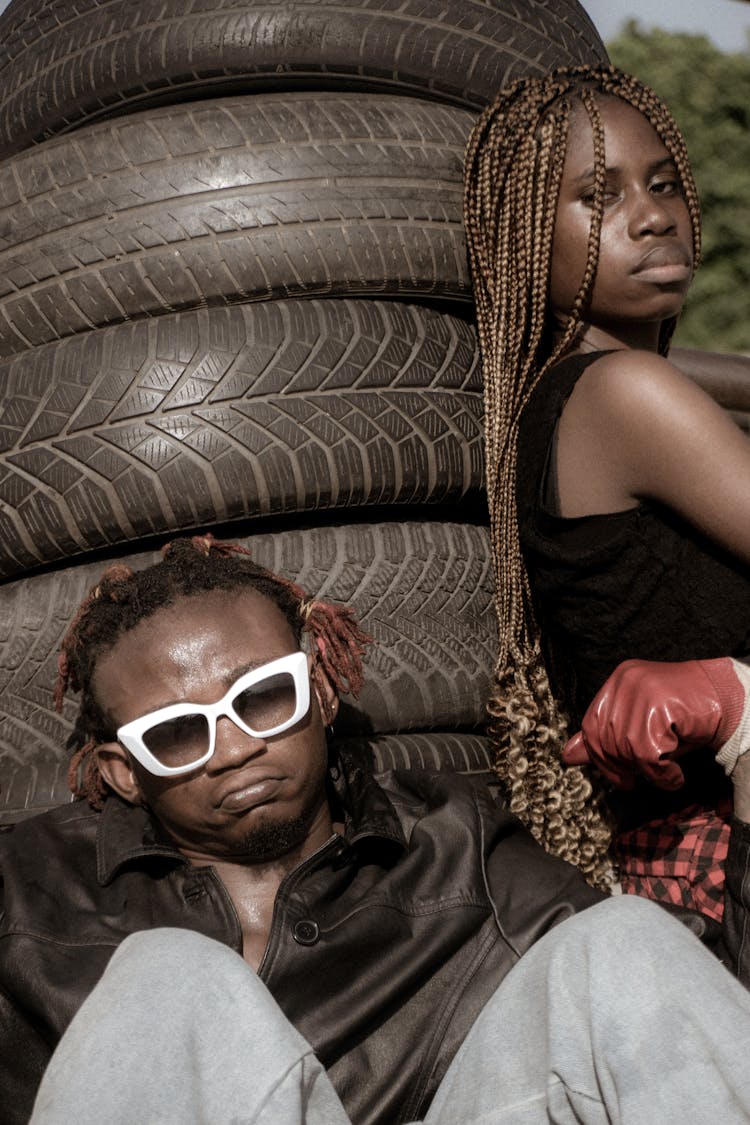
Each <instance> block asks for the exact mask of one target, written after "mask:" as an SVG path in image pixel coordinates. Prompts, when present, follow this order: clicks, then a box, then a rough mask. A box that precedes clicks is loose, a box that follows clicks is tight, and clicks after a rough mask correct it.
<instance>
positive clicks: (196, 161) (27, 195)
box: [0, 0, 606, 825]
mask: <svg viewBox="0 0 750 1125" xmlns="http://www.w3.org/2000/svg"><path fill="white" fill-rule="evenodd" d="M605 59H606V55H605V51H604V48H603V46H602V43H601V41H600V39H599V37H598V35H597V34H596V32H595V30H594V28H593V27H592V25H591V23H590V21H589V19H588V17H587V16H586V15H585V13H584V12H583V10H582V8H581V7H580V6H579V4H578V3H576V2H575V0H395V2H394V0H337V2H336V3H334V2H333V0H245V2H239V0H158V2H156V0H153V2H150V0H143V2H140V3H139V2H134V0H12V2H11V4H10V6H9V7H8V8H7V9H6V11H5V12H4V13H3V14H2V16H0V208H1V209H0V451H2V466H0V580H1V582H2V584H1V585H0V690H1V691H2V710H1V711H0V786H1V791H0V823H3V824H6V825H9V824H11V823H13V822H14V821H15V820H17V819H19V818H20V817H22V816H26V815H29V814H30V813H32V812H36V811H39V810H41V809H44V808H47V807H49V806H51V805H54V804H58V803H60V802H62V801H65V800H68V799H69V793H68V791H67V787H66V782H65V773H66V757H67V755H66V752H65V742H66V739H67V737H68V735H69V733H70V730H71V726H72V722H73V719H74V715H75V711H76V702H75V700H70V701H68V702H67V703H66V705H65V708H64V711H63V713H62V714H61V715H58V714H57V713H56V712H55V710H54V707H53V703H52V685H53V683H54V679H55V661H56V653H57V650H58V648H59V644H60V640H61V637H62V634H63V632H64V630H65V627H66V625H67V623H68V622H69V620H70V618H71V617H72V615H73V613H74V612H75V609H76V607H77V605H78V603H79V602H80V600H81V598H82V597H83V596H84V594H85V592H86V590H87V589H88V588H89V586H90V585H92V584H93V583H94V582H95V580H96V579H97V577H98V576H99V574H100V573H101V571H102V569H103V568H104V566H105V565H107V563H108V562H109V561H110V560H111V559H113V558H115V557H116V558H119V559H125V560H127V561H129V562H131V563H132V564H133V565H142V564H145V563H146V562H148V561H150V560H151V559H155V558H157V557H158V555H157V552H158V548H159V546H160V545H161V543H163V542H164V541H165V540H166V539H169V538H171V537H173V536H174V534H175V533H186V534H193V533H196V532H198V531H202V530H205V529H208V528H210V529H212V530H214V532H215V533H217V534H218V535H220V536H222V537H229V538H233V539H239V540H241V541H242V542H244V543H246V544H248V545H249V546H250V547H251V548H252V552H253V555H254V557H255V558H256V559H257V560H258V561H259V562H260V563H262V564H265V565H267V566H270V567H273V568H274V569H277V570H280V571H282V572H284V573H287V574H289V575H293V576H294V577H296V578H297V579H298V580H299V581H300V582H301V583H302V584H303V585H304V586H305V587H306V588H307V589H308V590H310V591H312V592H315V593H320V594H322V595H323V596H326V597H329V598H332V599H335V600H340V601H343V602H346V603H349V604H352V605H353V606H355V608H356V610H357V612H358V613H359V615H360V616H361V618H362V619H363V622H364V625H365V627H366V628H367V629H368V630H369V631H370V632H371V634H372V635H373V637H374V638H375V642H376V643H375V645H374V646H373V648H372V651H371V654H370V656H369V661H368V669H367V672H368V675H367V686H366V689H365V691H364V693H363V695H362V698H361V699H360V701H359V703H358V704H356V705H353V706H349V707H347V708H344V710H343V714H342V717H341V719H340V720H339V722H338V724H337V732H336V733H337V737H356V738H366V739H367V740H368V742H369V743H370V744H371V745H372V748H373V752H374V753H375V755H376V760H377V762H378V764H379V766H380V767H381V768H387V767H388V766H390V765H404V764H432V765H443V766H449V767H451V768H459V769H464V770H474V769H477V770H483V769H485V768H486V766H487V754H486V747H485V744H484V741H483V739H482V736H481V723H482V719H483V700H484V697H485V696H486V691H487V686H488V681H489V677H490V674H491V669H492V666H493V660H494V653H495V637H496V628H495V622H494V613H493V607H492V578H491V566H490V559H489V550H488V535H487V527H486V506H485V504H484V498H483V492H482V488H483V460H482V447H481V414H482V407H481V379H480V369H479V360H478V354H477V347H476V339H475V335H474V331H473V327H472V307H471V298H470V280H469V275H468V269H467V263H466V254H465V246H464V240H463V231H462V220H461V202H462V157H463V150H464V145H465V142H466V138H467V135H468V132H469V130H470V128H471V125H472V123H473V121H474V120H475V118H476V114H477V113H478V112H479V110H480V109H481V108H482V106H483V105H484V104H486V102H487V101H488V100H490V99H491V98H492V96H493V95H494V93H495V91H496V90H497V89H498V88H499V86H501V85H502V84H503V83H504V82H506V81H507V80H508V79H510V78H513V77H515V76H516V75H518V74H521V73H524V72H530V73H540V72H543V71H545V70H547V69H549V68H550V67H551V66H554V65H559V64H563V63H573V62H598V61H602V60H605Z"/></svg>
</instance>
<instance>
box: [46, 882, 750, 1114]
mask: <svg viewBox="0 0 750 1125" xmlns="http://www.w3.org/2000/svg"><path fill="white" fill-rule="evenodd" d="M235 1060H242V1063H241V1065H235ZM102 1122H106V1123H107V1125H250V1123H251V1122H252V1123H253V1125H347V1123H348V1122H349V1118H348V1117H347V1115H346V1113H345V1112H344V1109H343V1107H342V1106H341V1103H340V1101H339V1099H338V1097H337V1096H336V1093H335V1091H334V1089H333V1087H332V1086H331V1084H330V1082H329V1080H328V1078H327V1076H326V1073H325V1071H324V1070H323V1068H322V1067H321V1065H320V1064H319V1062H318V1061H317V1059H316V1057H315V1055H314V1054H313V1051H312V1049H311V1047H310V1046H309V1044H308V1043H307V1042H306V1041H305V1040H304V1039H303V1038H302V1036H301V1035H299V1033H298V1032H297V1031H296V1030H295V1029H294V1028H293V1027H292V1026H291V1024H290V1023H289V1022H288V1021H287V1020H286V1018H285V1017H284V1016H283V1014H282V1013H281V1011H280V1009H279V1008H278V1007H277V1005H276V1003H275V1001H274V1000H273V998H272V997H271V995H270V993H269V992H268V991H267V990H266V988H265V986H264V985H263V984H262V983H261V982H260V981H259V979H258V978H257V976H256V975H255V973H253V972H252V970H251V969H249V968H248V966H247V965H246V964H245V962H244V961H242V959H241V958H240V957H238V956H237V955H236V954H235V953H233V952H232V951H231V950H229V949H227V948H225V947H224V946H222V945H220V944H218V943H216V942H213V941H211V940H210V939H208V938H204V937H201V936H200V935H197V934H194V933H192V932H190V931H187V930H172V929H170V930H166V929H161V930H151V931H146V932H143V933H139V934H136V935H134V936H133V937H130V938H128V939H127V940H126V941H125V942H123V944H122V945H121V946H120V948H119V949H118V950H117V952H116V953H115V955H114V956H113V958H112V960H111V962H110V965H109V967H108V969H107V971H106V972H105V974H104V976H103V978H102V980H101V982H100V983H99V985H98V986H97V987H96V988H95V989H94V991H93V992H92V993H91V995H90V996H89V998H88V1000H87V1001H86V1002H85V1004H84V1005H83V1006H82V1008H81V1009H80V1011H79V1013H78V1015H77V1016H76V1017H75V1019H74V1020H73V1022H72V1024H71V1026H70V1028H69V1029H68V1031H67V1032H66V1034H65V1035H64V1037H63V1039H62V1040H61V1042H60V1044H59V1046H58V1048H57V1050H56V1052H55V1054H54V1056H53V1058H52V1061H51V1062H50V1065H49V1067H48V1069H47V1072H46V1074H45V1077H44V1080H43V1082H42V1085H41V1088H40V1090H39V1094H38V1097H37V1101H36V1106H35V1109H34V1114H33V1117H32V1125H101V1123H102ZM425 1122H426V1123H429V1125H490V1123H492V1125H538V1123H541V1122H554V1123H555V1125H568V1123H569V1122H570V1123H572V1122H584V1123H585V1125H589V1123H590V1125H599V1123H601V1122H622V1123H623V1125H704V1123H708V1122H721V1123H722V1125H735V1123H737V1122H750V993H748V992H746V991H745V989H744V988H743V987H742V986H741V985H739V984H738V983H737V982H736V981H735V980H734V979H733V978H732V977H731V976H730V974H729V973H728V972H727V971H726V969H724V968H723V966H721V965H720V964H719V962H718V961H716V960H715V959H714V958H713V957H712V956H711V954H710V953H708V952H707V951H706V950H705V949H704V948H703V947H702V946H701V945H700V943H699V942H698V941H697V939H696V938H694V937H693V935H692V934H690V933H689V931H688V930H686V929H685V928H684V927H683V926H682V925H681V924H680V923H679V922H676V921H675V920H674V919H672V918H671V917H669V916H668V915H666V914H665V913H664V912H663V911H662V910H660V909H659V907H657V906H655V905H654V904H653V903H649V902H646V901H644V900H641V899H637V898H634V897H631V896H625V897H622V898H616V899H611V900H608V901H606V902H603V903H601V904H600V905H598V906H595V907H593V908H591V909H590V910H586V911H585V912H583V913H582V914H579V915H577V916H575V917H574V918H571V919H569V920H568V921H566V922H564V923H562V925H560V926H558V927H556V928H555V929H554V930H552V931H551V932H550V933H549V934H547V936H546V937H544V938H543V939H542V940H541V941H539V942H538V943H537V944H536V945H535V946H534V947H533V949H532V950H531V951H530V952H529V953H527V954H526V955H525V956H524V957H523V958H522V959H521V961H520V962H519V963H518V964H517V965H516V966H515V967H514V968H513V970H512V971H511V973H510V974H509V975H508V977H506V979H505V981H504V982H503V983H502V985H501V986H500V987H499V988H498V989H497V992H496V993H495V994H494V996H493V997H492V999H491V1000H490V1001H489V1003H488V1004H487V1005H486V1007H485V1009H484V1011H483V1012H482V1013H481V1015H480V1016H479V1018H478V1020H477V1022H476V1024H475V1025H474V1027H473V1029H472V1031H471V1032H470V1034H469V1035H468V1036H467V1038H466V1040H465V1042H464V1044H463V1047H462V1048H461V1050H460V1051H459V1053H458V1055H457V1056H456V1058H455V1059H454V1061H453V1063H452V1064H451V1067H450V1069H449V1070H448V1073H447V1075H446V1077H445V1079H444V1081H443V1083H442V1085H441V1087H440V1089H439V1091H438V1093H437V1096H436V1097H435V1099H434V1101H433V1104H432V1106H431V1107H430V1110H429V1112H428V1114H427V1117H426V1118H425Z"/></svg>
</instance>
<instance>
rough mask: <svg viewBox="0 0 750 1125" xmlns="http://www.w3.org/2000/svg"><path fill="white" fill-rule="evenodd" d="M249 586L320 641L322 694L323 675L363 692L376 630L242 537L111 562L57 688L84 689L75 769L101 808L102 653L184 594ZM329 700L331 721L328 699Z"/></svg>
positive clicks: (71, 635)
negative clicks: (98, 680) (96, 677)
mask: <svg viewBox="0 0 750 1125" xmlns="http://www.w3.org/2000/svg"><path fill="white" fill-rule="evenodd" d="M243 587H248V588H250V589H253V590H255V591H256V592H257V593H259V594H261V595H262V596H263V597H266V598H268V599H269V600H270V601H272V602H273V603H274V604H275V605H276V606H278V608H279V609H280V610H281V612H282V613H283V614H284V616H285V617H286V619H287V621H288V622H289V624H290V626H291V627H292V630H293V632H294V635H295V637H296V638H297V640H298V641H299V640H301V637H302V634H303V633H307V634H309V636H310V637H311V640H312V643H313V645H314V648H315V660H314V661H313V667H312V677H313V680H314V681H315V683H316V686H317V687H318V689H319V690H318V694H319V696H320V698H321V700H323V701H325V700H326V698H327V696H326V692H325V690H323V688H324V685H323V683H322V679H325V680H327V681H328V682H329V683H330V684H331V685H332V686H333V687H334V688H335V690H336V692H337V694H343V693H347V692H348V693H349V694H351V695H354V696H355V697H356V696H357V695H358V694H359V692H360V691H361V689H362V681H363V669H362V657H363V655H364V646H365V645H366V644H368V643H369V642H370V641H371V640H372V638H371V637H369V636H368V635H367V634H366V633H364V632H363V631H362V629H361V628H360V627H359V625H358V623H357V620H356V618H355V616H354V613H353V611H352V610H351V609H350V608H349V607H348V606H337V605H333V604H332V603H331V602H326V601H320V600H318V599H311V598H309V597H308V595H307V594H306V592H305V591H304V590H303V589H302V587H301V586H299V585H297V583H296V582H293V581H292V580H291V579H289V578H283V577H282V576H281V575H279V574H274V573H273V572H272V571H270V570H266V569H265V567H261V566H259V565H258V564H257V563H255V562H253V560H252V558H251V552H250V551H249V550H248V549H247V547H243V546H242V545H241V544H239V543H227V542H223V541H221V540H218V539H214V537H213V535H211V534H210V533H208V534H206V535H197V536H194V537H193V538H192V539H175V540H173V541H172V542H171V543H167V544H166V546H165V547H163V548H162V560H161V562H158V563H155V564H154V565H153V566H149V567H146V568H145V569H144V570H140V571H133V570H131V569H130V567H128V566H126V565H124V564H122V563H115V564H114V565H113V566H110V567H109V568H108V569H107V570H106V571H105V572H104V574H103V575H102V576H101V578H100V579H99V581H98V583H97V584H96V585H95V586H94V587H93V588H92V589H91V590H90V591H89V593H88V594H87V595H86V597H85V598H84V600H83V602H82V603H81V605H80V607H79V609H78V611H77V613H76V615H75V617H74V618H73V621H72V622H71V624H70V626H69V628H68V631H67V632H66V634H65V637H64V638H63V642H62V646H61V649H60V655H59V658H58V676H57V682H56V684H55V689H54V699H55V706H56V707H57V709H58V711H59V710H61V709H62V704H63V698H64V696H65V693H66V691H67V690H68V688H70V689H72V690H73V691H79V692H81V705H80V710H79V713H78V719H77V722H76V726H75V730H74V732H73V735H72V736H71V739H70V747H71V749H73V751H74V753H73V757H72V759H71V762H70V768H69V771H68V784H69V786H70V789H71V791H72V793H73V794H74V796H75V797H78V798H82V797H86V798H87V799H88V801H89V803H90V804H91V805H92V806H93V807H94V808H101V806H102V804H103V802H104V800H105V798H106V796H107V789H106V786H105V784H104V782H103V780H102V778H101V775H100V773H99V769H98V766H97V763H96V757H95V755H94V753H93V751H94V750H95V749H96V747H97V745H98V744H99V743H100V742H103V741H109V740H111V739H112V738H113V736H114V731H113V729H112V721H111V719H110V717H109V715H108V713H107V708H106V703H104V702H102V703H100V702H99V701H98V700H97V699H96V697H95V695H94V692H93V689H92V679H93V674H94V669H95V666H96V661H97V659H98V658H99V656H100V655H101V654H102V653H103V652H105V651H107V650H109V649H110V648H112V646H113V645H114V644H115V643H116V641H117V640H118V638H119V637H121V636H122V635H123V634H124V633H127V632H129V631H130V630H131V629H133V628H134V627H135V626H136V625H137V624H139V622H141V621H143V620H144V619H145V618H146V617H149V616H151V614H153V613H156V612H157V611H158V610H159V609H163V608H164V607H165V606H168V605H171V604H172V603H173V602H175V601H177V600H179V599H180V598H183V597H195V596H197V595H199V594H202V593H207V592H209V591H212V590H236V589H240V588H243ZM323 707H324V715H323V717H324V719H325V720H326V721H328V720H329V719H330V715H328V714H326V713H325V708H326V704H325V702H324V703H323Z"/></svg>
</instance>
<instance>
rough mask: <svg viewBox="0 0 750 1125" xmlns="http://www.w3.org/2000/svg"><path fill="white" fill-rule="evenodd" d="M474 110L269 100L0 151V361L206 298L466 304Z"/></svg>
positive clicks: (172, 114) (191, 110)
mask: <svg viewBox="0 0 750 1125" xmlns="http://www.w3.org/2000/svg"><path fill="white" fill-rule="evenodd" d="M471 122H472V116H471V115H470V114H468V113H467V112H465V111H464V110H458V109H453V108H450V107H447V106H439V105H434V104H428V103H426V102H419V101H416V100H415V99H412V98H395V97H390V98H389V97H376V96H375V95H372V96H367V95H360V96H357V95H349V96H345V95H340V94H319V95H317V97H315V98H310V97H308V96H307V95H284V96H282V95H266V96H258V97H255V98H236V99H232V100H224V101H221V102H218V103H217V102H201V103H194V104H190V105H187V106H179V107H175V108H173V109H165V110H153V111H151V112H148V113H146V114H143V115H135V116H133V117H128V118H123V119H120V120H117V121H113V122H111V123H109V124H105V125H101V126H93V127H92V128H90V129H86V130H82V131H80V132H79V133H76V134H75V135H74V136H71V137H64V138H61V139H60V140H55V141H50V142H49V143H48V144H46V145H43V146H41V147H40V148H38V149H35V150H33V151H32V152H29V153H25V154H23V155H21V156H19V157H16V158H15V159H14V160H9V161H6V162H5V163H4V165H0V199H2V200H3V201H4V207H3V209H2V211H1V212H0V356H7V355H11V354H15V353H17V352H20V351H23V350H25V349H26V348H28V347H32V346H35V345H39V344H43V343H47V342H49V341H52V340H54V339H59V338H61V337H64V336H68V335H73V334H75V333H77V332H81V331H87V330H89V329H91V328H94V327H100V326H103V325H107V324H113V323H118V322H122V321H125V320H129V319H132V318H137V317H142V316H153V315H158V314H161V313H164V312H170V311H177V310H181V309H187V308H195V307H200V306H203V305H206V304H209V305H211V304H231V303H237V302H244V301H252V300H261V299H267V298H274V297H287V296H307V297H310V296H315V295H326V296H337V297H340V296H347V295H352V294H358V295H369V296H379V297H383V296H387V297H410V296H419V297H423V298H425V297H426V298H437V299H441V298H442V299H445V298H448V299H458V300H461V301H465V302H466V303H467V304H468V303H470V301H471V284H470V279H469V272H468V264H467V261H466V249H465V243H464V235H463V216H462V190H463V189H462V175H463V172H462V160H463V150H464V145H465V141H466V134H467V132H468V130H469V128H470V126H471ZM22 185H23V186H22Z"/></svg>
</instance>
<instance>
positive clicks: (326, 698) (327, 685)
mask: <svg viewBox="0 0 750 1125" xmlns="http://www.w3.org/2000/svg"><path fill="white" fill-rule="evenodd" d="M310 673H311V678H312V683H313V687H314V689H315V697H316V699H317V700H318V706H319V707H320V713H321V715H322V716H323V722H324V723H325V725H326V726H327V727H329V726H330V725H331V723H332V722H333V720H334V719H335V718H336V716H337V715H338V713H339V697H338V695H337V694H336V689H335V687H334V686H333V684H332V683H331V681H330V680H329V679H328V676H327V675H326V674H325V672H324V671H323V668H322V667H321V665H320V662H319V661H313V662H312V666H311V668H310Z"/></svg>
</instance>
